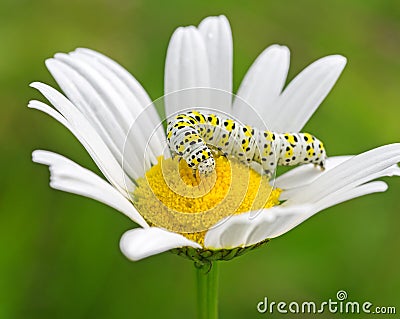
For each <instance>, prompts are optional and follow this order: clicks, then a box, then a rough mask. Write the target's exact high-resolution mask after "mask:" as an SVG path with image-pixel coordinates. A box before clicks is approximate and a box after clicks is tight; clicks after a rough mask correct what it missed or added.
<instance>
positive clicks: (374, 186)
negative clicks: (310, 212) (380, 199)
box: [313, 181, 388, 212]
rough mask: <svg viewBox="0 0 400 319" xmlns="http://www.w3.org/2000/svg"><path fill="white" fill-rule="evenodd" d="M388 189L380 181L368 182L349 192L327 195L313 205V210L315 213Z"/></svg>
mask: <svg viewBox="0 0 400 319" xmlns="http://www.w3.org/2000/svg"><path fill="white" fill-rule="evenodd" d="M387 189H388V185H387V184H386V183H385V182H382V181H376V182H370V183H367V184H363V185H360V186H357V187H355V188H353V189H350V190H344V191H338V192H336V193H332V194H329V196H326V197H324V198H323V199H322V200H320V201H318V202H317V203H315V204H314V205H313V206H314V210H315V212H317V211H321V210H323V209H326V208H328V207H331V206H334V205H337V204H339V203H342V202H345V201H347V200H350V199H353V198H356V197H360V196H364V195H367V194H372V193H377V192H384V191H386V190H387Z"/></svg>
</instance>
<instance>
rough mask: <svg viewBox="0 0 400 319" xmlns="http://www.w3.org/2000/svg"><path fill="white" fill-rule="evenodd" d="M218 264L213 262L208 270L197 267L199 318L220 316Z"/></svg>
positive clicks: (207, 318)
mask: <svg viewBox="0 0 400 319" xmlns="http://www.w3.org/2000/svg"><path fill="white" fill-rule="evenodd" d="M218 266H219V265H218V262H213V264H212V267H211V269H210V270H209V271H208V272H204V268H197V267H196V275H197V317H198V319H217V318H218V274H219V271H218V268H219V267H218Z"/></svg>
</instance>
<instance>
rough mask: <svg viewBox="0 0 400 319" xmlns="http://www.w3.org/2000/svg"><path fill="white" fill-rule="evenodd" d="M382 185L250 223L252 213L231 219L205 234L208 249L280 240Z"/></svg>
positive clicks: (272, 212) (261, 215) (276, 210)
mask: <svg viewBox="0 0 400 319" xmlns="http://www.w3.org/2000/svg"><path fill="white" fill-rule="evenodd" d="M386 189H387V185H386V183H384V182H380V181H379V182H371V183H367V184H364V185H361V186H358V187H356V188H353V189H351V190H350V191H346V192H338V193H335V194H331V195H330V196H327V197H326V198H324V199H322V200H320V201H319V202H317V203H313V204H307V205H285V204H284V205H281V206H275V207H272V208H269V209H265V210H262V211H260V212H258V213H257V216H256V217H255V218H254V219H253V218H251V216H253V214H254V212H249V213H246V214H241V215H236V216H232V217H230V218H229V219H227V220H226V221H221V222H220V223H218V226H216V227H214V228H212V229H211V230H209V231H208V232H207V233H206V236H205V243H204V246H205V247H207V248H215V249H218V248H233V247H245V246H249V245H253V244H255V243H258V242H261V241H263V240H265V239H267V238H275V237H278V236H281V235H283V234H285V233H287V232H288V231H290V230H292V229H293V228H295V227H296V226H298V225H300V224H301V223H303V222H304V221H305V220H307V219H308V218H310V217H312V216H313V215H315V214H316V213H318V212H319V211H321V210H323V209H326V208H328V207H330V206H333V205H336V204H339V203H342V202H344V201H347V200H350V199H352V198H356V197H359V196H364V195H367V194H371V193H375V192H384V191H385V190H386Z"/></svg>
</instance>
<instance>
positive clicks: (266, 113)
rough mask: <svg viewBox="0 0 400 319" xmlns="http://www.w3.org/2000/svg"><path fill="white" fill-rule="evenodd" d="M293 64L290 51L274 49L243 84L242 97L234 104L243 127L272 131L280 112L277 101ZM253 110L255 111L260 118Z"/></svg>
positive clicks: (259, 59)
mask: <svg viewBox="0 0 400 319" xmlns="http://www.w3.org/2000/svg"><path fill="white" fill-rule="evenodd" d="M289 63H290V52H289V49H288V48H287V47H285V46H280V45H272V46H270V47H268V48H267V49H265V50H264V51H263V52H262V53H261V54H260V55H259V56H258V57H257V59H256V60H255V61H254V63H253V65H252V66H251V67H250V69H249V71H247V73H246V76H245V77H244V79H243V81H242V83H241V84H240V87H239V90H238V93H237V95H238V97H236V98H235V101H234V104H233V112H234V115H235V116H237V117H238V118H239V119H240V120H241V121H242V122H243V123H246V124H250V125H254V126H256V127H258V128H264V129H267V128H268V129H272V128H273V126H272V125H273V124H274V121H275V118H276V117H277V115H278V113H279V111H280V109H279V108H277V99H278V98H279V95H280V94H281V92H282V88H283V86H284V85H285V81H286V77H287V72H288V69H289ZM249 106H251V107H253V108H254V110H255V111H256V112H257V113H258V116H255V114H254V113H255V112H254V111H253V110H251V109H249ZM265 126H266V127H265Z"/></svg>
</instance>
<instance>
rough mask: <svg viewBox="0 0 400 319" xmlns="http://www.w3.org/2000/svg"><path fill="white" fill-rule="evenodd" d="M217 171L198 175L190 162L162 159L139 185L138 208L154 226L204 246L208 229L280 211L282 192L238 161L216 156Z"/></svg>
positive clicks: (136, 196) (135, 193) (136, 200)
mask: <svg viewBox="0 0 400 319" xmlns="http://www.w3.org/2000/svg"><path fill="white" fill-rule="evenodd" d="M215 162H216V169H215V172H214V173H213V174H212V175H210V176H207V177H204V176H202V177H200V176H199V174H197V175H196V176H194V174H193V170H192V169H191V168H189V167H188V166H187V164H186V162H185V161H184V160H180V161H179V159H178V158H177V157H176V158H175V159H171V158H169V159H164V158H162V157H159V158H158V163H157V165H155V166H153V167H151V169H150V170H148V171H147V173H146V175H145V177H142V178H140V179H138V180H137V184H138V186H137V188H136V189H135V191H134V194H133V199H134V205H135V207H136V208H137V209H138V211H139V212H140V214H141V215H142V216H143V217H144V218H145V219H146V220H147V221H148V222H149V223H150V224H151V225H154V226H157V227H162V228H165V229H168V230H170V231H173V232H176V233H180V234H182V235H183V236H185V237H187V238H189V239H191V240H194V241H196V242H198V243H199V244H201V245H203V244H204V235H205V233H206V231H207V230H208V229H210V228H211V227H213V226H214V225H216V224H217V223H218V222H219V221H220V220H222V219H223V218H225V217H229V216H231V215H236V214H240V213H244V212H249V211H254V214H256V213H257V211H258V210H260V209H263V208H268V207H272V206H275V205H277V204H278V203H279V195H280V193H281V190H280V189H277V188H275V189H274V188H273V187H272V186H271V185H270V184H269V182H268V178H267V177H266V176H263V175H260V174H258V173H257V172H256V171H255V170H253V169H251V168H250V167H248V166H247V165H244V164H242V163H240V162H239V161H237V160H236V159H234V158H229V159H228V158H226V157H224V156H219V157H215Z"/></svg>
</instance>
